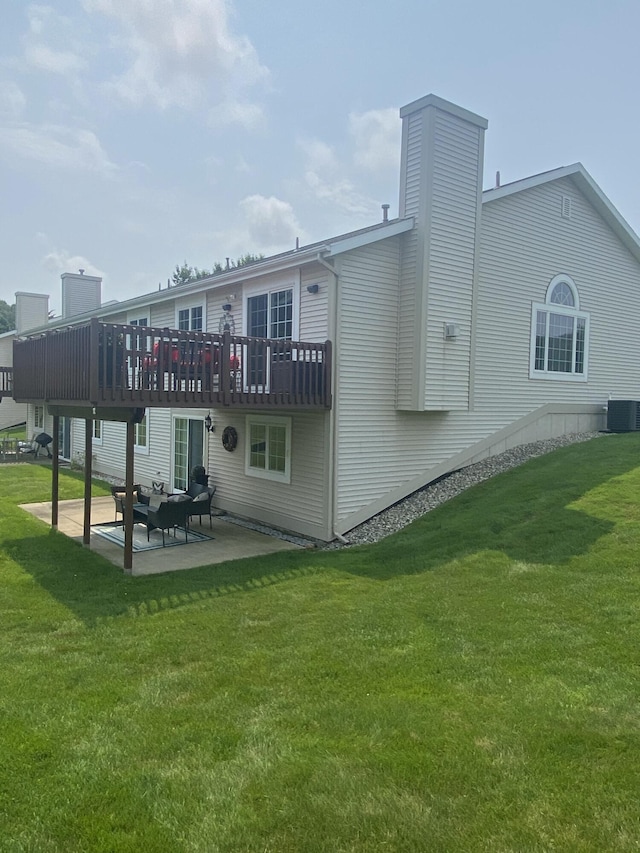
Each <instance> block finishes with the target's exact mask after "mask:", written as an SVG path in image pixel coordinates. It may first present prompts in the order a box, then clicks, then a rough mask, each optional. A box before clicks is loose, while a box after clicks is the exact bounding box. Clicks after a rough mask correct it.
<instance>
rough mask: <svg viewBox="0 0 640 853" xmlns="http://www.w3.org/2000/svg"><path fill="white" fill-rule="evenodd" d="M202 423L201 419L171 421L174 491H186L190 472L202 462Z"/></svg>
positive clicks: (176, 419) (175, 419)
mask: <svg viewBox="0 0 640 853" xmlns="http://www.w3.org/2000/svg"><path fill="white" fill-rule="evenodd" d="M203 460H204V423H203V421H202V419H195V418H174V419H173V476H172V487H173V488H174V489H187V488H188V487H189V480H190V479H191V471H192V470H193V468H194V467H195V466H196V465H203V464H204V462H203Z"/></svg>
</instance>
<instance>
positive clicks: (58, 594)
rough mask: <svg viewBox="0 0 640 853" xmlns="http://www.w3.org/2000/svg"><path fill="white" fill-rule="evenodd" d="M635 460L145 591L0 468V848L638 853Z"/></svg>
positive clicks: (530, 467) (617, 454)
mask: <svg viewBox="0 0 640 853" xmlns="http://www.w3.org/2000/svg"><path fill="white" fill-rule="evenodd" d="M639 460H640V436H638V435H633V434H630V435H623V436H612V437H607V438H603V439H599V440H597V441H593V442H590V443H588V444H584V445H573V446H571V447H568V448H564V449H563V450H560V451H557V452H556V453H553V454H551V455H549V456H546V457H543V458H540V459H536V460H532V461H531V462H529V463H528V464H527V465H525V466H523V467H521V468H518V469H516V470H514V471H511V472H509V473H507V474H504V475H502V476H500V477H496V478H494V479H493V480H490V481H488V482H486V483H483V484H481V485H480V486H477V487H475V488H474V489H472V490H469V491H468V492H466V493H465V494H463V495H461V496H459V497H458V498H456V499H455V500H453V501H451V502H450V503H449V504H446V505H444V506H442V507H440V508H439V509H438V510H435V511H434V512H432V513H430V514H429V515H427V516H425V517H424V518H423V519H421V520H419V521H418V522H415V523H414V524H412V525H411V526H410V527H409V528H407V529H406V530H404V531H402V532H401V533H399V534H397V535H395V536H393V537H390V538H389V539H387V540H384V541H383V542H380V543H378V544H377V545H375V546H368V547H359V548H353V549H347V550H342V551H334V552H320V553H310V552H294V553H291V552H285V553H280V554H274V555H271V556H269V557H262V558H260V559H252V560H243V561H238V562H235V563H228V564H224V565H218V566H210V567H203V568H201V569H196V570H193V571H190V572H182V573H176V574H173V575H161V576H148V577H142V578H135V577H128V576H125V575H123V574H122V572H121V571H120V570H118V569H117V568H116V567H115V566H112V565H111V564H109V563H107V562H106V561H104V560H102V559H101V558H100V557H99V556H98V555H96V554H92V553H90V552H88V551H86V550H84V549H82V548H81V547H80V546H78V545H77V544H76V543H75V542H73V541H71V540H67V539H65V537H63V536H61V535H59V534H56V533H52V532H51V531H49V530H48V528H47V527H46V526H45V525H43V524H41V523H40V522H38V521H37V520H36V519H33V518H31V517H30V516H27V515H26V514H25V513H24V512H23V511H22V510H20V509H19V508H17V506H16V504H17V502H18V500H22V501H24V502H27V501H30V500H37V499H39V498H41V497H42V496H43V495H44V494H46V490H47V487H48V472H47V471H46V470H45V469H43V468H40V467H39V466H26V465H24V466H5V467H3V468H2V469H0V512H1V513H2V524H0V573H1V574H0V577H1V583H0V625H1V626H2V627H1V629H0V638H1V645H0V654H1V660H0V672H1V673H2V685H3V687H2V690H1V691H0V755H1V756H2V761H1V762H0V850H2V851H11V853H13V852H14V851H34V853H35V851H37V853H41V851H44V853H48V851H65V853H69V851H105V853H106V851H108V853H116V851H117V853H119V852H120V851H136V853H138V852H139V851H143V853H147V851H151V853H153V851H162V853H165V851H169V850H170V851H207V853H209V851H243V853H244V851H256V853H257V851H261V853H265V851H274V853H287V851H312V853H314V851H323V853H324V851H380V850H390V851H430V853H431V851H491V853H501V851H551V850H558V851H599V853H600V851H631V850H638V849H640V807H639V806H638V797H637V792H638V790H639V789H640V778H639V776H640V771H639V761H638V759H639V756H640V707H639V700H638V696H640V573H639V571H638V562H639V561H638V549H639V546H640V505H639V502H638V496H639V494H640V466H639ZM23 472H24V473H23ZM97 489H98V490H99V487H97ZM61 493H62V495H61V496H62V497H79V496H81V494H82V482H81V479H80V478H79V477H77V478H73V477H71V476H67V477H65V478H64V479H63V480H62V483H61Z"/></svg>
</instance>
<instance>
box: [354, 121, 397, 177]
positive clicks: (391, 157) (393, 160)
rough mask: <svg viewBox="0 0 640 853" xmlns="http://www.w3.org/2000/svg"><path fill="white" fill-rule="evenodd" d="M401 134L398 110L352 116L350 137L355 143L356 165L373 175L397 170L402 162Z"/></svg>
mask: <svg viewBox="0 0 640 853" xmlns="http://www.w3.org/2000/svg"><path fill="white" fill-rule="evenodd" d="M400 130H401V125H400V120H399V119H398V111H397V110H396V109H385V110H369V111H368V112H366V113H351V114H350V116H349V133H350V135H351V137H352V139H353V141H354V143H355V152H354V155H353V161H354V163H355V165H356V166H359V167H360V168H363V169H367V170H368V171H371V172H383V171H387V170H389V169H394V170H397V169H398V167H399V162H400Z"/></svg>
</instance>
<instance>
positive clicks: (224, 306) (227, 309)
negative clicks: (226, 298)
mask: <svg viewBox="0 0 640 853" xmlns="http://www.w3.org/2000/svg"><path fill="white" fill-rule="evenodd" d="M222 310H223V311H226V312H227V313H229V311H231V303H230V302H225V304H224V305H223V306H222Z"/></svg>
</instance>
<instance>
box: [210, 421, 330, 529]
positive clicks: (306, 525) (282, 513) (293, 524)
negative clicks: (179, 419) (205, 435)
mask: <svg viewBox="0 0 640 853" xmlns="http://www.w3.org/2000/svg"><path fill="white" fill-rule="evenodd" d="M256 415H257V413H256ZM257 417H258V419H259V420H262V416H261V415H257ZM329 418H330V415H329V414H328V413H325V412H318V413H316V412H301V413H298V412H295V413H294V414H293V415H292V417H291V478H290V482H289V483H285V482H276V481H274V480H268V479H261V478H257V477H253V476H247V474H246V473H245V454H246V447H247V441H248V434H247V426H246V418H245V416H244V415H243V414H242V413H240V412H235V413H234V412H224V413H223V412H220V413H219V414H218V413H216V414H215V416H214V420H215V421H216V431H215V433H211V438H210V442H209V466H210V470H211V472H212V473H213V480H212V482H214V483H216V484H217V491H216V496H215V500H216V506H218V507H220V508H221V509H225V510H227V511H229V512H234V513H236V514H238V515H242V516H246V517H248V518H252V519H255V520H257V521H262V522H264V523H265V524H272V525H275V526H277V527H282V528H284V529H285V530H296V531H298V532H299V533H302V534H306V535H308V536H315V537H318V538H328V537H330V530H329V521H328V518H327V512H326V495H325V476H326V471H327V468H328V467H329V465H330V464H331V463H330V460H329V459H328V458H327V456H326V447H327V444H328V435H329V432H328V430H329ZM226 426H233V427H235V429H236V430H237V432H238V446H237V448H236V449H235V450H234V451H233V453H229V452H228V451H226V450H225V449H224V448H223V447H222V442H221V436H222V430H223V429H224V427H226Z"/></svg>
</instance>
